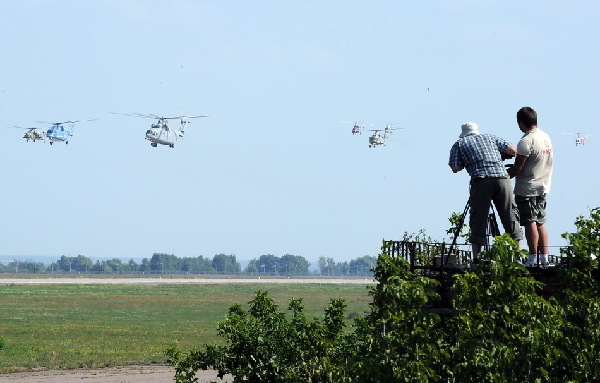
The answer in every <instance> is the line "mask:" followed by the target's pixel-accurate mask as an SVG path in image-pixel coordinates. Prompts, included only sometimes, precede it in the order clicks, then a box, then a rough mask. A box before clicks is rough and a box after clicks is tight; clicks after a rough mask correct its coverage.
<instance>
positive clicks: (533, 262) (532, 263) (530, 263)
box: [523, 260, 537, 267]
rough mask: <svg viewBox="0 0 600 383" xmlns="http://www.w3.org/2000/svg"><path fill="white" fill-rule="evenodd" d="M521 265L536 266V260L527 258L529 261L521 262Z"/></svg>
mask: <svg viewBox="0 0 600 383" xmlns="http://www.w3.org/2000/svg"><path fill="white" fill-rule="evenodd" d="M523 266H525V267H536V266H537V262H535V261H531V260H529V261H527V262H525V263H523Z"/></svg>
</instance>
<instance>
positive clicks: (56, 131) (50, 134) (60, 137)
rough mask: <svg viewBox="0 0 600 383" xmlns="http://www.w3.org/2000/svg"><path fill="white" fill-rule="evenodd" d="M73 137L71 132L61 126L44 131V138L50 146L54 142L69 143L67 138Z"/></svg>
mask: <svg viewBox="0 0 600 383" xmlns="http://www.w3.org/2000/svg"><path fill="white" fill-rule="evenodd" d="M72 136H73V132H72V131H70V130H66V129H65V128H64V126H62V125H54V126H52V127H51V128H50V129H48V131H46V137H47V138H48V139H49V140H50V144H52V142H54V141H59V142H64V143H66V144H68V143H69V137H72Z"/></svg>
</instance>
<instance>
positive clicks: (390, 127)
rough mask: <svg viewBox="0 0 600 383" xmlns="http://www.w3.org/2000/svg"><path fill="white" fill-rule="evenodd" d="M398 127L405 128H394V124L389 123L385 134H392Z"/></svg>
mask: <svg viewBox="0 0 600 383" xmlns="http://www.w3.org/2000/svg"><path fill="white" fill-rule="evenodd" d="M398 129H404V128H392V124H387V125H386V126H385V130H384V131H383V132H384V135H385V136H389V135H390V134H392V131H394V130H398Z"/></svg>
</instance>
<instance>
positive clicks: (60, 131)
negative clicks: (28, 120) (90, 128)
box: [36, 119, 96, 145]
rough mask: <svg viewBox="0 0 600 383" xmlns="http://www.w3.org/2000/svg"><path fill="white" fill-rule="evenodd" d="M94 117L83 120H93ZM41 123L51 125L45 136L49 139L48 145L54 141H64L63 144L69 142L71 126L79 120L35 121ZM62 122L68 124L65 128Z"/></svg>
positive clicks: (71, 134)
mask: <svg viewBox="0 0 600 383" xmlns="http://www.w3.org/2000/svg"><path fill="white" fill-rule="evenodd" d="M95 120H96V119H91V120H85V121H95ZM36 122H39V123H41V124H50V125H52V126H51V127H50V128H49V129H48V130H47V131H46V138H47V139H48V140H49V141H50V145H52V144H53V143H54V142H64V143H65V145H68V144H69V138H70V137H73V128H74V127H75V124H76V123H78V122H80V120H75V121H70V120H69V121H63V122H44V121H36ZM64 124H69V127H68V128H65V126H64Z"/></svg>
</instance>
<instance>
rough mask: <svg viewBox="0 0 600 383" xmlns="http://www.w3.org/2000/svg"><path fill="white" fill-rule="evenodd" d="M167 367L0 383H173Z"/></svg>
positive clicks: (0, 379) (0, 382)
mask: <svg viewBox="0 0 600 383" xmlns="http://www.w3.org/2000/svg"><path fill="white" fill-rule="evenodd" d="M174 376H175V370H174V369H173V368H172V367H170V366H161V365H152V366H125V367H114V368H103V369H98V370H47V371H35V372H17V373H14V374H0V383H81V382H85V383H88V382H89V383H168V382H174V381H175V380H174ZM198 381H199V383H209V382H233V378H232V377H231V376H226V377H225V379H223V380H220V379H219V378H217V372H216V371H200V372H199V373H198Z"/></svg>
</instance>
